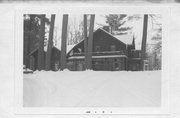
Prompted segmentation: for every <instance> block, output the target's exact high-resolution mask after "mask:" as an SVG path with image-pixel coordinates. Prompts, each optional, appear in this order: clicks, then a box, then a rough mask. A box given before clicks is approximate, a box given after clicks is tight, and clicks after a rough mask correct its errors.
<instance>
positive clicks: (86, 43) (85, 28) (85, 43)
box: [84, 15, 88, 69]
mask: <svg viewBox="0 0 180 118" xmlns="http://www.w3.org/2000/svg"><path fill="white" fill-rule="evenodd" d="M84 56H85V57H84V62H85V69H87V68H88V67H87V61H88V59H87V58H88V40H87V15H84Z"/></svg>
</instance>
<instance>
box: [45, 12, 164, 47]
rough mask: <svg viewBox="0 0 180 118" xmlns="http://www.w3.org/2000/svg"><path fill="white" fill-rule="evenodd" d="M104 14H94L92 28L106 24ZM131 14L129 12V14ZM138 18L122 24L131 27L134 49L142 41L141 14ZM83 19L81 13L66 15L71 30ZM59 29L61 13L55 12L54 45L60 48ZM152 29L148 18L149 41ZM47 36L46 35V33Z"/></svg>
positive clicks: (139, 45)
mask: <svg viewBox="0 0 180 118" xmlns="http://www.w3.org/2000/svg"><path fill="white" fill-rule="evenodd" d="M105 15H107V14H95V25H94V30H96V29H98V28H99V27H100V25H98V24H102V25H108V24H107V23H106V19H105V17H104V16H105ZM129 15H131V14H129ZM47 17H49V18H50V14H49V15H47ZM140 17H141V18H140V19H139V20H133V21H128V22H126V23H125V24H124V26H130V27H133V28H132V30H131V31H129V33H130V34H133V35H134V37H135V46H136V49H138V50H139V49H141V42H142V30H143V15H142V14H141V15H140ZM157 20H158V22H161V20H162V19H157ZM82 21H83V14H82V15H80V14H70V15H69V16H68V27H70V29H71V30H73V29H76V28H78V25H79V24H80V23H82ZM61 29H62V14H56V18H55V30H56V31H54V37H56V38H55V39H56V41H55V42H56V47H57V48H59V49H60V48H61ZM154 33H155V32H154V29H153V26H152V20H151V19H150V18H149V22H148V36H147V42H148V43H152V42H151V40H150V39H151V38H152V36H153V35H154ZM47 37H48V35H47Z"/></svg>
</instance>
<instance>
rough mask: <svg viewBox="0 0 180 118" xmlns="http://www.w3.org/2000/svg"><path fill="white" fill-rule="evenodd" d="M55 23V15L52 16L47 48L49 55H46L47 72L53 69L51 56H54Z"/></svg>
mask: <svg viewBox="0 0 180 118" xmlns="http://www.w3.org/2000/svg"><path fill="white" fill-rule="evenodd" d="M54 22H55V14H53V15H51V23H50V32H49V40H48V48H47V53H46V70H47V71H48V70H50V69H51V54H52V53H51V52H52V47H53V33H54Z"/></svg>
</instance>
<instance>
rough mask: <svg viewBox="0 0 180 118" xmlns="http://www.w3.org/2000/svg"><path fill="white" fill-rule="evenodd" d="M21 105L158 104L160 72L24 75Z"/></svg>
mask: <svg viewBox="0 0 180 118" xmlns="http://www.w3.org/2000/svg"><path fill="white" fill-rule="evenodd" d="M23 105H24V107H158V106H160V105H161V71H144V72H125V71H124V72H123V71H113V72H110V71H79V72H72V71H58V72H51V71H48V72H47V71H36V72H34V73H33V74H24V75H23Z"/></svg>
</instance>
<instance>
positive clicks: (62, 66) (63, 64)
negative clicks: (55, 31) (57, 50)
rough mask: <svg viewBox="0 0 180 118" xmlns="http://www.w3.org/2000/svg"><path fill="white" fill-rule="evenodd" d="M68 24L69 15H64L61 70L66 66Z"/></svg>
mask: <svg viewBox="0 0 180 118" xmlns="http://www.w3.org/2000/svg"><path fill="white" fill-rule="evenodd" d="M67 25H68V15H67V14H65V15H63V22H62V38H61V60H60V62H61V67H60V69H61V70H64V69H65V68H66V42H67Z"/></svg>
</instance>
